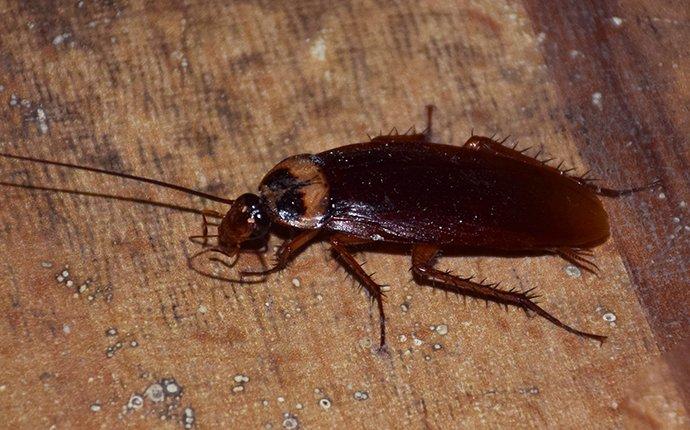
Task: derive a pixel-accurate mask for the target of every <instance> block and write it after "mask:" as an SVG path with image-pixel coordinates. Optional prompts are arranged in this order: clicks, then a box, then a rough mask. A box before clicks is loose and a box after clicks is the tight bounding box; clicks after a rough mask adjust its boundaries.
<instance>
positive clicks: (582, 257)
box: [554, 248, 600, 275]
mask: <svg viewBox="0 0 690 430" xmlns="http://www.w3.org/2000/svg"><path fill="white" fill-rule="evenodd" d="M554 252H555V253H556V254H558V255H559V256H560V257H561V258H562V259H564V260H565V261H567V262H569V263H571V264H573V265H574V266H576V267H578V268H580V269H582V270H586V271H588V272H589V273H591V274H593V275H598V274H599V270H600V269H599V266H597V265H596V263H595V262H593V261H592V260H589V259H588V258H586V257H591V256H592V253H591V251H589V250H586V249H577V248H558V249H556V250H555V251H554Z"/></svg>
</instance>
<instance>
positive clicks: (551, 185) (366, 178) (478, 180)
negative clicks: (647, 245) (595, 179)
mask: <svg viewBox="0 0 690 430" xmlns="http://www.w3.org/2000/svg"><path fill="white" fill-rule="evenodd" d="M316 158H317V159H318V160H319V162H320V163H321V165H322V167H323V171H324V173H325V174H326V176H327V179H328V183H329V186H330V197H331V205H332V208H331V213H332V215H331V217H330V218H329V219H328V221H327V222H326V224H325V226H324V228H326V229H328V230H331V231H337V232H345V233H349V234H351V235H354V236H358V237H362V238H366V239H370V240H378V241H388V242H399V243H433V244H444V245H454V246H467V247H478V248H492V249H503V250H529V249H550V248H556V247H586V246H591V245H593V244H596V243H600V242H602V241H604V240H606V238H607V237H608V234H609V233H608V232H609V229H608V217H607V215H606V212H605V211H604V209H603V207H602V205H601V202H600V201H599V200H598V199H597V197H596V195H594V194H593V193H592V192H591V191H590V190H588V189H587V188H585V187H583V186H581V185H579V184H578V183H576V182H575V181H573V180H571V179H568V178H567V177H564V176H563V175H560V174H558V173H554V172H553V171H549V170H548V169H545V168H543V167H542V168H540V167H539V166H534V165H528V164H525V163H523V162H520V161H517V160H513V159H510V158H507V157H503V156H497V155H494V154H489V153H486V152H483V151H476V150H473V149H469V148H463V147H454V146H449V145H441V144H430V143H424V142H397V143H387V144H386V143H379V142H370V143H361V144H354V145H348V146H343V147H340V148H335V149H333V150H330V151H326V152H322V153H320V154H317V155H316Z"/></svg>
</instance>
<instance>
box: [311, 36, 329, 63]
mask: <svg viewBox="0 0 690 430" xmlns="http://www.w3.org/2000/svg"><path fill="white" fill-rule="evenodd" d="M310 52H311V56H312V58H314V59H315V60H319V61H324V60H326V41H325V40H324V39H323V37H318V38H317V39H316V40H315V41H314V44H313V45H312V46H311V49H310Z"/></svg>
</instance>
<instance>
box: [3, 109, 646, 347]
mask: <svg viewBox="0 0 690 430" xmlns="http://www.w3.org/2000/svg"><path fill="white" fill-rule="evenodd" d="M431 120H432V108H431V107H430V106H429V107H428V108H427V127H426V129H425V130H424V131H423V132H421V133H417V132H416V131H414V129H410V130H409V131H408V132H407V133H405V134H398V133H397V132H391V133H390V134H389V135H379V136H376V137H374V138H370V139H369V141H368V142H364V143H355V144H352V145H347V146H341V147H338V148H334V149H330V150H328V151H324V152H321V153H318V154H302V155H295V156H292V157H289V158H287V159H285V160H283V161H281V162H280V163H278V164H277V165H276V166H275V167H273V168H272V169H271V170H270V171H269V172H268V173H267V174H266V175H265V176H264V178H263V179H262V181H261V182H260V184H259V187H258V194H252V193H246V194H242V195H241V196H239V197H238V198H237V199H235V200H231V199H226V198H222V197H218V196H215V195H211V194H208V193H205V192H201V191H197V190H193V189H189V188H186V187H182V186H179V185H175V184H170V183H166V182H162V181H158V180H155V179H149V178H144V177H140V176H134V175H130V174H126V173H119V172H114V171H109V170H104V169H98V168H94V167H86V166H80V165H75V164H69V163H60V162H56V161H49V160H44V159H38V158H34V157H25V156H19V155H14V154H8V153H0V155H2V157H5V158H10V159H15V160H23V161H30V162H35V163H42V164H49V165H54V166H62V167H68V168H72V169H79V170H86V171H90V172H96V173H104V174H107V175H112V176H118V177H121V178H127V179H133V180H137V181H141V182H147V183H150V184H154V185H157V186H161V187H166V188H172V189H174V190H177V191H182V192H185V193H188V194H192V195H195V196H199V197H203V198H206V199H209V200H212V201H216V202H220V203H224V204H227V205H229V209H228V210H227V212H226V213H225V214H224V215H223V214H222V213H220V212H216V211H212V210H196V209H190V208H185V207H182V206H177V205H171V204H165V203H157V202H150V201H148V200H147V199H136V198H128V197H121V196H111V195H106V194H98V193H92V192H80V191H75V190H64V189H58V188H46V187H38V186H33V185H21V184H11V183H1V184H2V185H9V186H18V187H24V188H34V189H43V190H49V191H63V192H72V193H77V194H79V193H81V194H87V195H95V196H99V197H111V198H117V199H120V200H127V201H134V202H138V203H148V204H154V205H158V206H165V207H169V208H173V209H179V210H184V211H188V212H194V213H197V214H201V215H203V227H202V234H201V235H199V236H192V237H190V239H192V240H193V241H195V243H199V244H201V245H202V249H201V250H200V251H199V252H197V253H196V254H194V255H192V256H190V257H188V264H189V266H190V268H192V269H193V270H195V271H197V272H199V273H201V274H203V275H205V276H209V277H213V278H216V279H222V280H228V281H238V282H251V279H255V281H256V279H257V278H253V277H260V279H263V277H265V276H266V275H269V274H271V273H275V272H278V271H280V270H282V269H284V268H285V267H286V266H287V264H288V262H289V261H290V260H291V258H292V257H294V256H295V255H296V254H297V253H298V252H299V251H300V250H301V249H303V248H304V247H305V246H306V245H308V244H309V243H310V242H312V241H314V240H315V239H317V237H320V238H325V239H327V240H328V242H329V243H330V246H331V249H332V251H333V253H334V254H335V255H336V257H338V258H339V260H340V262H341V263H342V264H343V265H344V266H345V267H346V268H347V269H348V270H349V271H350V272H352V273H353V274H354V275H355V276H356V277H357V278H358V280H359V281H360V282H361V283H362V285H363V286H364V288H365V289H366V291H367V292H368V293H369V295H370V297H371V299H372V301H376V303H377V306H378V311H379V317H380V339H381V342H380V344H381V347H384V346H385V344H386V331H385V313H384V308H383V298H384V292H383V291H382V289H381V286H380V285H379V284H378V283H376V282H375V281H374V280H373V279H372V277H371V276H370V275H369V274H368V273H367V272H365V271H364V269H363V268H362V265H361V264H359V263H358V262H357V260H356V259H355V258H354V256H353V255H352V253H351V249H352V248H353V247H355V246H359V245H371V244H374V243H384V244H391V245H395V246H402V247H404V248H406V249H408V250H411V254H412V271H413V274H414V276H415V277H416V279H417V280H420V281H425V282H430V283H433V285H434V286H435V287H436V288H440V289H443V290H445V291H448V292H452V293H456V294H458V295H469V296H473V297H480V298H483V299H486V300H491V301H494V302H498V303H499V304H502V305H504V306H505V307H506V308H507V307H508V306H515V307H518V308H521V309H523V310H524V311H525V312H530V311H531V312H533V313H536V314H538V315H540V316H542V317H544V318H546V319H547V320H549V321H550V322H552V323H553V324H555V325H556V326H558V327H561V328H563V329H565V330H567V331H569V332H571V333H574V334H576V335H578V336H582V337H586V338H591V339H595V340H598V341H600V342H602V341H603V340H604V339H605V336H600V335H596V334H592V333H587V332H584V331H580V330H576V329H574V328H572V327H570V326H569V325H566V324H564V323H563V322H561V321H560V320H558V319H557V318H555V317H554V316H552V315H551V314H549V313H548V312H546V311H545V310H544V309H542V308H541V307H540V306H539V305H538V304H536V302H535V301H534V298H535V297H536V296H535V295H534V294H533V293H532V292H531V291H532V290H528V291H515V290H514V289H511V290H506V289H501V288H499V286H498V284H491V283H485V282H483V281H482V282H476V281H475V280H474V278H473V277H472V276H470V277H466V278H463V277H459V276H455V275H452V274H451V273H450V272H446V271H441V270H439V269H437V268H436V267H435V260H436V259H437V258H438V256H439V255H440V252H441V251H450V252H453V253H459V254H462V253H467V252H472V253H477V252H480V253H485V254H505V253H509V254H510V253H518V254H519V253H526V254H534V253H540V254H555V255H558V256H560V257H562V258H563V259H565V260H567V261H569V262H570V263H572V264H574V265H576V266H578V267H580V268H582V269H585V270H588V271H592V272H593V271H596V270H597V267H596V265H595V264H594V263H593V262H591V261H590V260H589V259H588V257H589V256H590V255H591V253H590V251H589V250H590V249H591V248H593V247H595V246H597V245H599V244H602V243H603V242H605V241H606V240H607V239H608V237H609V221H608V216H607V213H606V211H605V210H604V207H603V206H602V203H601V201H600V200H599V198H598V196H606V197H619V196H624V195H627V194H630V193H633V192H636V191H640V190H643V189H647V188H650V187H651V186H654V185H657V184H658V181H655V182H654V183H652V184H650V185H647V186H643V187H639V188H631V189H623V190H614V189H609V188H603V187H599V186H597V185H595V184H593V183H592V181H591V180H589V179H587V178H586V177H585V176H582V177H576V176H571V175H569V174H568V171H566V170H561V169H560V164H559V165H558V166H557V167H552V166H549V165H548V164H547V163H546V162H544V161H540V160H538V159H536V158H532V157H529V156H527V155H524V153H523V152H524V151H518V150H516V149H515V148H509V147H506V146H504V145H503V142H498V141H496V140H494V139H493V138H490V137H483V136H476V135H474V134H473V133H472V136H471V137H470V138H469V139H468V140H467V142H465V144H464V145H462V146H459V147H458V146H450V145H444V144H439V143H432V141H431V135H432V130H431ZM209 218H215V219H219V220H220V223H212V222H210V221H209V220H208V219H209ZM273 225H278V226H282V227H283V228H287V229H288V230H292V231H293V232H295V233H296V234H295V235H294V236H293V237H292V238H291V239H288V240H286V241H285V242H283V244H282V245H281V246H280V247H279V248H278V250H277V252H276V262H275V265H274V266H273V267H271V268H267V267H264V270H261V271H243V272H241V277H240V278H239V279H231V278H225V277H221V276H217V275H214V274H212V273H207V272H203V271H201V270H200V269H199V268H198V267H197V266H195V264H194V261H195V260H196V259H198V258H199V257H200V256H202V255H204V254H217V255H218V257H219V256H220V255H222V256H225V257H227V258H229V259H230V261H229V262H228V261H226V260H224V259H222V258H218V257H216V256H211V258H209V260H212V261H214V262H217V263H220V264H222V265H224V266H227V267H232V265H233V264H234V261H236V259H237V257H238V256H239V254H240V253H242V252H245V251H249V250H248V249H247V247H246V245H247V244H249V243H252V242H256V241H260V240H262V239H265V238H266V237H267V235H268V234H269V231H270V230H271V227H272V226H273ZM209 226H215V227H217V230H218V231H217V234H213V235H212V234H209V231H208V227H209ZM214 238H215V239H216V243H215V244H210V243H209V239H214ZM252 252H256V250H252ZM248 278H249V279H248Z"/></svg>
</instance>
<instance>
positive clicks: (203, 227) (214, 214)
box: [201, 209, 223, 246]
mask: <svg viewBox="0 0 690 430" xmlns="http://www.w3.org/2000/svg"><path fill="white" fill-rule="evenodd" d="M201 217H202V218H203V221H202V222H201V231H202V233H201V236H202V237H203V238H204V242H203V244H202V246H206V245H207V243H208V241H207V240H206V238H207V237H208V226H209V225H210V226H212V227H218V226H219V225H220V223H213V222H209V221H208V219H207V217H212V218H223V214H221V213H220V212H216V211H214V210H211V209H204V211H203V212H202V214H201Z"/></svg>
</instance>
